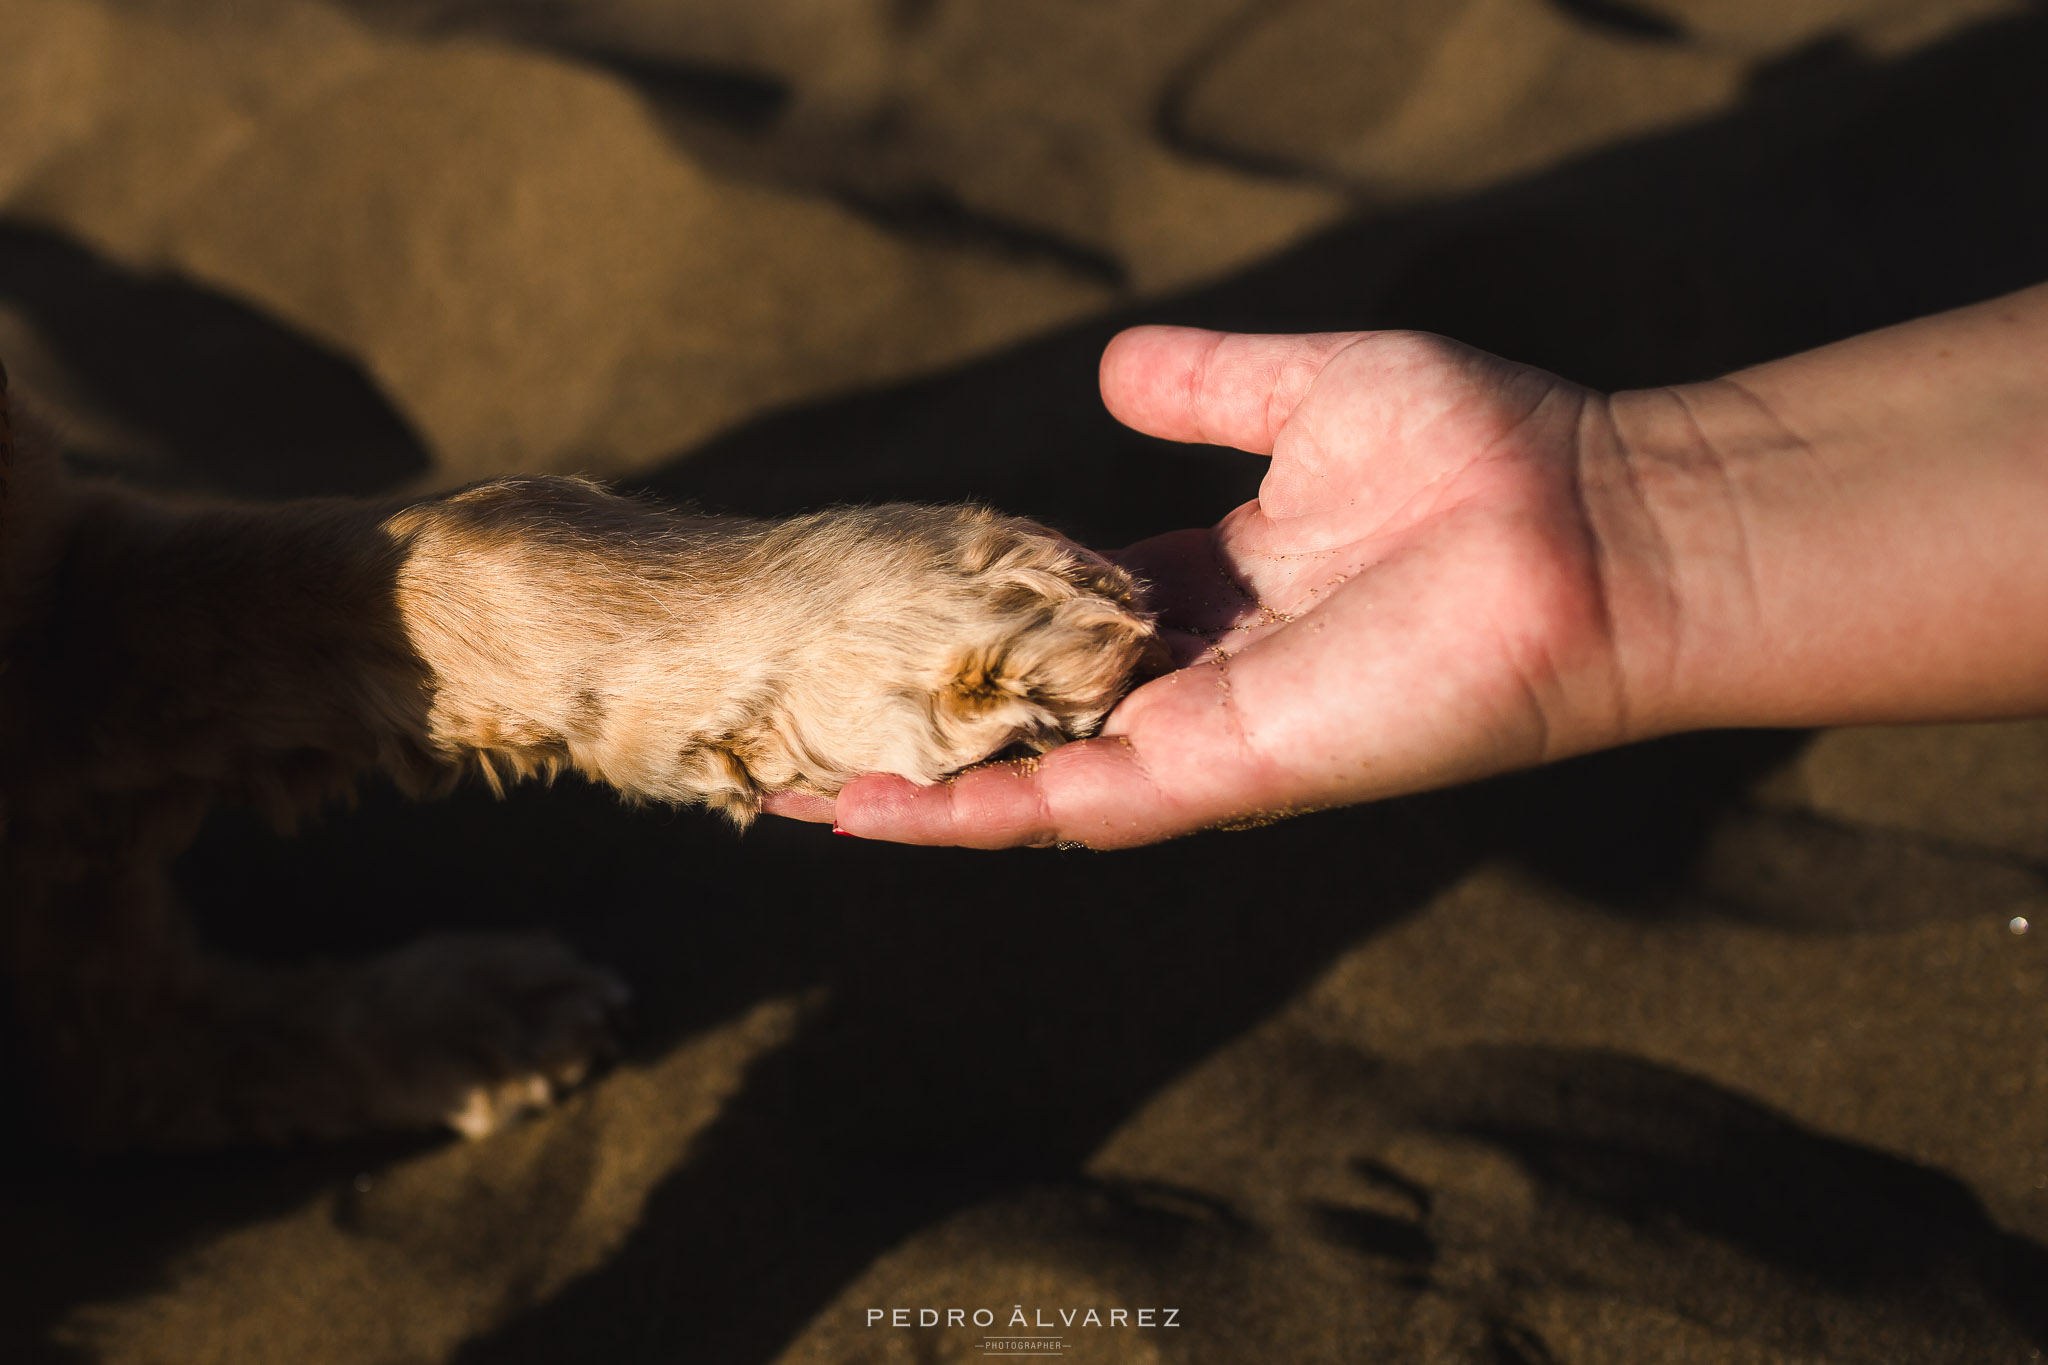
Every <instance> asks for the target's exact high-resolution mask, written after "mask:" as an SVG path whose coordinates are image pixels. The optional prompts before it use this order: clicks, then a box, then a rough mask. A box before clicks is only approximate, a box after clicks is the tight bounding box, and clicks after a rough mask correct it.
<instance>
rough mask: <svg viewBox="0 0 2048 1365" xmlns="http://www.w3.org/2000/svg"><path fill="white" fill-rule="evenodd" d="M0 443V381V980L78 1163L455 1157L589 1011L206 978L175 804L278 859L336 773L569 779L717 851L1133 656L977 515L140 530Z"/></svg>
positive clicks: (591, 1030)
mask: <svg viewBox="0 0 2048 1365" xmlns="http://www.w3.org/2000/svg"><path fill="white" fill-rule="evenodd" d="M6 412H7V409H6V405H5V387H4V379H0V934H4V938H0V967H4V969H5V971H6V974H7V978H8V979H9V981H10V982H11V989H12V995H13V997H14V1006H15V1012H16V1014H17V1015H18V1017H19V1021H20V1024H21V1028H22V1034H23V1037H24V1038H25V1039H26V1040H27V1044H28V1047H27V1051H28V1055H29V1059H30V1063H31V1066H32V1069H33V1071H34V1073H35V1075H36V1076H37V1078H38V1082H39V1087H40V1105H41V1108H42V1109H43V1111H44V1112H45V1113H47V1114H49V1115H50V1116H52V1118H53V1119H54V1120H55V1121H56V1123H57V1124H58V1125H59V1126H60V1127H61V1128H62V1129H63V1130H65V1131H66V1132H68V1133H70V1134H72V1135H74V1136H77V1137H80V1138H83V1139H85V1140H88V1141H94V1142H100V1143H119V1144H128V1143H152V1144H167V1143H168V1144H199V1143H220V1142H231V1141H239V1140H246V1139H251V1138H255V1139H272V1140H274V1139H282V1138H288V1137H293V1136H298V1135H313V1136H322V1137H332V1136H339V1135H342V1134H346V1133H351V1132H356V1131H361V1130H366V1129H374V1128H387V1127H417V1126H422V1125H432V1124H435V1123H443V1122H445V1123H450V1124H453V1125H454V1126H456V1127H458V1128H460V1129H462V1130H463V1131H466V1132H470V1133H482V1132H487V1131H489V1130H490V1129H491V1128H493V1127H495V1126H496V1125H497V1124H498V1123H500V1122H501V1121H503V1120H504V1119H505V1118H506V1117H507V1116H508V1115H510V1114H513V1113H516V1112H518V1111H520V1110H522V1109H526V1108H530V1107H533V1106H536V1105H538V1104H544V1103H546V1102H547V1101H548V1100H549V1099H550V1098H551V1097H552V1096H553V1095H554V1094H556V1093H557V1092H558V1091H559V1090H560V1089H561V1088H562V1087H564V1086H567V1085H572V1084H574V1083H575V1082H577V1081H578V1080H580V1079H581V1078H582V1076H583V1075H584V1074H585V1073H586V1071H587V1070H588V1068H589V1067H590V1065H591V1064H592V1063H593V1062H595V1061H596V1060H598V1059H599V1058H600V1057H601V1056H602V1055H603V1053H604V1051H605V1049H606V1048H607V1047H608V1045H609V1038H610V1032H611V1024H612V1016H613V1015H614V1014H615V1012H616V1011H617V1010H618V1008H619V1007H620V1006H621V1005H622V1004H623V1001H624V990H623V988H622V987H621V985H620V984H619V983H618V981H617V980H616V979H615V978H613V977H612V976H611V975H610V974H608V973H605V972H603V971H600V970H598V969H596V968H593V967H590V966H587V965H585V964H583V963H581V962H580V961H578V960H577V959H576V958H574V957H573V956H572V955H571V954H570V953H569V952H568V951H567V950H566V949H564V948H563V947H561V946H560V945H559V944H557V943H555V942H553V941H552V940H549V939H546V938H538V937H532V936H488V935H467V936H447V937H442V938H436V939H428V940H424V941H422V942H420V943H417V944H414V945H412V946H411V947H408V948H406V949H404V950H402V951H400V952H398V953H395V954H392V955H389V956H387V957H385V958H380V959H377V960H374V961H370V962H364V963H358V964H353V965H343V966H322V967H315V968H306V969H301V970H297V971H282V970H271V969H262V968H256V967H253V966H249V965H246V964H241V963H236V962H231V961H227V960H223V959H221V958H218V957H215V956H212V955H209V954H207V953H205V952H204V951H202V950H201V949H200V948H199V947H198V946H197V945H196V944H195V943H194V942H193V941H192V934H191V931H190V929H189V926H188V924H187V922H186V920H185V918H184V917H183V915H182V914H181V913H180V912H179V910H178V908H177V906H176V905H175V903H174V898H173V895H172V892H171V889H170V886H169V883H168V879H167V872H166V869H167V865H168V863H169V861H170V859H171V858H172V857H173V856H174V855H175V854H176V853H177V852H178V851H179V850H181V849H182V848H183V847H184V846H185V845H186V844H187V843H188V842H189V841H190V839H191V838H192V837H193V835H194V834H195V833H196V831H197V829H198V827H199V824H200V821H201V819H202V817H203V815H204V813H205V811H206V810H207V808H208V806H209V805H211V804H212V803H213V802H216V801H229V802H239V803H244V804H247V805H250V806H253V807H255V808H257V809H258V810H260V811H262V812H263V813H264V814H266V815H267V816H269V817H270V818H271V819H272V820H274V821H276V822H277V823H278V824H279V825H281V826H285V827H288V826H289V825H290V824H291V823H292V822H293V821H294V820H295V819H297V818H299V817H300V816H302V815H304V814H305V813H307V812H308V811H311V810H313V809H315V808H317V807H319V806H320V805H322V804H323V803H325V802H327V801H329V800H331V799H333V798H334V797H336V796H337V795H339V794H342V793H344V792H346V791H347V790H348V789H349V788H350V787H351V786H352V784H354V783H355V782H356V781H357V780H358V779H359V778H360V777H361V776H362V775H364V774H365V773H368V772H370V771H372V770H378V771H382V772H384V773H386V774H388V775H390V776H391V777H392V778H393V779H395V780H396V781H397V783H398V784H399V785H400V787H401V788H403V789H404V790H406V791H407V792H408V793H411V794H414V795H419V796H426V795H431V794H434V793H436V792H440V791H444V790H446V789H447V788H448V787H449V786H450V785H451V784H452V783H453V782H454V781H456V780H459V779H460V778H462V777H463V776H464V775H473V776H474V777H477V778H480V779H481V780H482V781H484V782H486V783H488V784H490V785H491V786H492V787H493V788H502V786H503V784H505V783H507V782H510V781H514V780H517V779H520V778H525V777H534V776H539V777H547V776H552V775H553V774H556V773H559V772H561V771H563V770H566V769H573V770H575V771H577V772H579V773H582V774H584V775H585V776H587V777H590V778H592V779H595V780H597V781H601V782H605V783H608V784H610V785H611V786H613V787H615V788H617V789H618V790H619V791H620V792H622V793H624V794H625V795H626V796H628V797H629V798H633V799H644V800H652V801H663V802H675V803H702V804H704V805H708V806H711V807H713V808H715V809H717V810H719V811H721V812H723V813H724V814H725V815H726V816H727V817H729V818H730V819H732V820H733V821H734V822H735V823H737V824H739V825H741V826H744V825H746V824H747V823H748V822H749V821H750V820H751V819H752V818H753V817H754V816H755V815H756V814H757V813H758V812H759V810H760V809H761V802H762V799H763V798H764V797H765V796H767V795H769V794H771V793H776V792H785V791H798V792H810V793H816V794H819V795H826V796H829V795H832V794H834V793H836V792H837V791H838V790H839V788H840V787H841V786H842V785H843V784H844V783H845V782H846V781H847V780H848V779H850V778H851V777H853V776H855V775H857V774H859V773H863V772H891V773H898V774H901V775H902V776H905V777H908V778H910V779H912V780H913V781H917V782H932V781H935V780H937V779H939V778H941V777H942V776H943V775H945V774H947V773H950V772H953V771H956V770H958V769H960V768H962V767H965V766H968V765H970V764H972V763H975V762H978V761H980V760H982V759H984V758H987V757H989V756H990V755H992V754H995V753H997V752H999V751H1001V750H1004V749H1006V748H1008V747H1009V746H1012V745H1014V744H1020V743H1021V744H1023V745H1027V746H1029V747H1031V748H1034V749H1041V750H1042V749H1045V748H1049V747H1051V746H1052V745H1055V744H1058V743H1061V742H1063V741H1064V740H1067V739H1070V738H1074V737H1077V736H1081V735H1085V734H1088V733H1090V732H1091V731H1093V730H1094V729H1095V728H1096V727H1097V726H1098V725H1099V724H1100V723H1101V720H1102V718H1103V716H1104V715H1105V714H1107V712H1108V710H1109V708H1110V707H1111V706H1112V705H1113V704H1114V703H1115V702H1116V700H1117V699H1118V698H1119V697H1120V696H1121V695H1122V693H1123V691H1124V690H1125V689H1126V688H1127V687H1128V686H1129V684H1130V682H1131V680H1132V677H1133V675H1134V674H1135V673H1137V672H1139V671H1142V670H1145V669H1148V668H1154V667H1157V666H1158V665H1159V664H1160V663H1161V662H1162V661H1163V650H1162V647H1161V645H1160V643H1159V640H1158V637H1157V635H1156V633H1155V631H1154V629H1153V627H1152V624H1151V621H1150V619H1149V618H1148V617H1147V615H1146V614H1145V612H1144V610H1143V606H1142V602H1141V600H1140V590H1139V586H1138V585H1137V584H1136V583H1135V582H1134V581H1133V580H1132V579H1131V578H1130V577H1129V576H1128V575H1127V574H1125V573H1124V572H1123V571H1122V570H1120V569H1118V568H1116V567H1114V566H1113V565H1110V564H1109V563H1107V562H1105V561H1104V560H1102V559H1100V558H1098V557H1097V556H1095V555H1093V554H1091V553H1089V552H1087V551H1085V550H1082V549H1080V548H1079V547H1077V546H1075V545H1073V544H1072V543H1070V542H1068V541H1065V540H1063V539H1062V538H1060V537H1059V536H1057V535H1055V534H1054V533H1052V532H1050V531H1047V530H1046V529H1044V528H1043V527H1040V526H1036V525H1034V524H1032V523H1030V522H1026V521H1020V520H1017V519H1015V518H1011V517H1004V516H1000V515H997V514H995V513H993V512H990V511H987V510H985V509H981V508H976V507H916V506H905V505H889V506H879V507H865V508H844V509H837V510H833V511H826V512H819V513H815V514H812V515H809V516H804V517H799V518H796V519H794V520H791V521H781V522H770V521H755V520H748V519H743V518H731V517H710V516H701V515H694V514H689V513H683V512H676V511H671V510H667V509H664V508H661V507H657V506H654V505H650V504H648V503H645V502H641V501H635V500H631V499H626V498H621V497H618V496H615V495H613V494H610V493H608V492H606V491H605V490H603V489H602V488H600V487H598V486H596V485H594V484H590V483H586V482H583V481H580V480H575V479H565V478H510V479H502V480H498V481H496V482H492V483H486V484H482V485H479V486H476V487H471V488H468V489H464V490H461V491H458V492H455V493H452V494H448V495H445V496H441V497H435V498H429V499H426V500H424V501H418V502H413V503H410V504H406V505H398V504H385V505H380V504H375V503H368V502H361V501H348V500H334V501H316V502H301V503H289V504H277V505H244V504H234V503H227V502H206V501H190V502H177V501H171V500H166V499H161V498H155V497H149V496H145V495H142V494H140V493H138V492H135V491H132V490H129V489H126V488H122V487H119V486H116V485H112V484H109V483H104V482H89V481H84V480H78V479H75V478H73V477H71V476H70V475H69V474H67V472H66V470H65V468H64V464H63V461H62V460H61V458H60V456H59V454H58V452H57V448H56V444H55V442H54V441H53V440H52V439H51V438H50V437H49V435H48V434H47V433H44V432H40V431H38V430H36V429H34V428H33V427H32V426H31V424H29V423H28V422H27V421H25V420H20V417H21V415H20V414H16V416H17V419H18V425H19V427H20V428H21V429H20V430H18V431H17V432H16V433H15V434H16V436H17V437H18V438H19V439H18V441H10V440H9V438H8V434H7V433H8V428H7V425H6Z"/></svg>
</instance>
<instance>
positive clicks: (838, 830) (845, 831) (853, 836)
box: [832, 825, 860, 839]
mask: <svg viewBox="0 0 2048 1365" xmlns="http://www.w3.org/2000/svg"><path fill="white" fill-rule="evenodd" d="M832 832H833V833H834V834H844V835H845V836H846V837H847V838H849V839H857V838H859V837H860V836H859V835H857V834H855V833H854V832H853V831H852V830H850V829H841V828H839V826H837V825H834V826H832Z"/></svg>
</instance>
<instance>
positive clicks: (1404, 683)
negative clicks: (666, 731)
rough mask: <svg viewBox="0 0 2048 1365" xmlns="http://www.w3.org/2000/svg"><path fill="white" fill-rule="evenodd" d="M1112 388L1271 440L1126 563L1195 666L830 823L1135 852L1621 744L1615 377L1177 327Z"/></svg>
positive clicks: (1127, 555) (1420, 342)
mask: <svg viewBox="0 0 2048 1365" xmlns="http://www.w3.org/2000/svg"><path fill="white" fill-rule="evenodd" d="M1102 392H1103V398H1104V401H1105V402H1106V403H1107V404H1108V406H1109V408H1110V411H1111V412H1112V413H1114V414H1115V415H1116V416H1117V417H1118V418H1119V419H1120V420H1121V421H1123V422H1125V423H1126V424H1128V425H1130V426H1132V427H1135V428H1137V429H1138V430H1140V431H1144V432H1148V433H1151V434H1153V435H1156V436H1162V437H1165V438H1168V439H1171V440H1180V441H1203V442H1210V443H1214V444H1220V445H1231V446H1236V447H1238V448H1240V449H1243V450H1246V451H1251V452H1254V453H1257V454H1270V456H1271V457H1272V463H1271V466H1270V467H1269V469H1268V470H1267V473H1266V476H1265V479H1264V481H1263V482H1262V483H1261V485H1260V489H1259V497H1258V498H1257V500H1255V501H1253V502H1250V503H1247V504H1245V505H1244V506H1242V507H1240V508H1238V509H1237V510H1236V511H1234V512H1232V513H1230V515H1228V516H1226V517H1225V518H1224V519H1223V520H1222V521H1221V522H1220V523H1218V524H1217V526H1216V527H1215V528H1213V529H1211V530H1204V531H1181V532H1175V533H1173V534H1169V535H1164V536H1160V537H1158V538H1156V539H1153V540H1148V541H1144V542H1142V543H1140V544H1137V545H1134V546H1131V547H1130V548H1129V549H1127V550H1125V551H1123V552H1122V553H1121V554H1119V555H1116V556H1114V558H1116V559H1117V560H1118V561H1119V562H1121V563H1122V564H1124V565H1125V566H1126V567H1128V568H1130V569H1131V570H1133V571H1134V572H1135V573H1137V574H1138V575H1139V576H1140V577H1142V578H1144V579H1146V580H1148V581H1149V582H1150V583H1151V584H1152V600H1153V603H1154V605H1155V607H1156V608H1157V610H1158V613H1159V617H1160V623H1161V625H1162V628H1163V629H1164V630H1165V631H1166V632H1167V634H1168V638H1169V641H1170V642H1171V643H1172V644H1173V646H1174V648H1175V652H1176V662H1177V663H1178V664H1180V665H1181V667H1180V668H1179V669H1178V671H1176V672H1173V673H1170V674H1168V675H1166V676H1164V677H1161V678H1158V679H1156V680H1154V681H1152V682H1149V683H1147V684H1146V685H1145V686H1143V687H1140V688H1139V689H1137V690H1136V691H1134V692H1133V693H1131V694H1130V696H1128V697H1127V698H1125V700H1124V701H1123V703H1122V704H1121V705H1120V706H1119V707H1118V708H1117V709H1116V710H1115V711H1114V712H1113V713H1112V714H1111V715H1110V717H1109V719H1108V721H1107V723H1106V724H1105V726H1104V728H1103V732H1102V735H1101V737H1099V738H1096V739H1092V740H1088V741H1085V742H1083V743H1079V744H1070V745H1066V746H1064V747H1062V748H1059V749H1055V750H1054V751H1052V752H1051V753H1049V754H1047V755H1045V756H1044V757H1043V758H1040V759H1036V760H1028V761H1024V762H1021V763H1003V764H994V765H990V766H987V767H983V768H978V769H974V770H971V771H968V772H966V773H963V774H961V775H959V776H958V777H957V778H955V779H954V780H952V781H951V782H949V783H944V784H940V785H937V786H931V787H917V786H914V785H912V784H910V783H908V782H905V781H903V780H901V779H897V778H890V777H865V778H861V779H858V780H856V781H855V782H854V783H852V784H851V785H849V786H848V787H847V788H846V789H845V790H844V791H843V792H842V793H841V794H840V796H839V799H838V802H837V806H836V810H835V812H834V813H835V814H836V819H837V824H838V827H839V828H841V829H843V830H844V831H846V832H848V833H851V834H855V835H859V836H862V837H865V838H875V839H890V840H898V841H902V842H909V843H921V844H965V845H970V846H975V847H984V848H994V847H1004V846H1009V845H1015V844H1041V845H1042V844H1050V843H1055V842H1069V841H1072V842H1080V843H1085V844H1087V845H1089V846H1092V847H1098V848H1110V847H1121V846H1126V845H1132V844H1142V843H1149V842H1152V841H1155V840H1159V839H1164V838H1169V837H1172V836H1174V835H1177V834H1183V833H1187V832H1189V831H1192V830H1197V829H1202V828H1206V827H1211V826H1216V825H1230V824H1241V823H1260V822H1264V821H1265V820H1268V819H1271V818H1277V817H1279V816H1283V815H1288V814H1293V813H1297V812H1300V811H1304V810H1309V809H1314V808H1318V807H1324V806H1333V805H1339V804H1344V803H1349V802H1355V801H1362V800H1367V799H1372V798H1377V797H1384V796H1392V795H1395V794H1398V793H1402V792H1408V791H1414V790H1418V789H1422V788H1426V787H1434V786H1440V785H1444V784H1447V783H1451V782H1456V781H1460V780H1463V779H1468V778H1474V777H1478V776H1482V775H1484V774H1488V773H1493V772H1499V771H1502V770H1505V769H1509V768H1515V767H1521V766H1525V765H1530V764H1535V763H1540V762H1543V761H1545V760H1548V759H1552V758H1556V757H1559V756H1562V755H1564V754H1567V753H1573V752H1578V751H1581V750H1584V749H1589V748H1594V747H1598V746H1599V745H1602V744H1606V743H1610V742H1613V741H1615V740H1616V739H1618V738H1620V737H1621V735H1620V732H1621V730H1622V729H1623V728H1624V720H1625V717H1624V711H1625V707H1624V696H1623V689H1622V687H1621V684H1620V678H1619V668H1618V651H1617V647H1616V641H1615V626H1614V620H1613V617H1612V615H1611V613H1610V601H1609V594H1608V591H1607V586H1608V585H1607V584H1606V583H1605V582H1604V579H1603V575H1604V573H1605V571H1606V565H1605V564H1604V563H1603V551H1602V548H1601V535H1600V530H1599V526H1598V525H1597V524H1596V523H1597V522H1598V521H1600V520H1601V517H1600V515H1599V513H1598V511H1597V510H1596V508H1595V506H1594V501H1595V500H1596V499H1589V496H1588V480H1587V478H1586V470H1587V469H1588V468H1589V467H1592V466H1593V465H1597V466H1598V467H1599V468H1601V469H1603V470H1608V471H1610V473H1611V470H1612V468H1613V462H1612V461H1611V460H1609V459H1606V458H1605V457H1606V456H1608V455H1610V454H1612V453H1614V451H1615V449H1616V448H1615V446H1614V445H1613V441H1612V435H1613V429H1612V425H1611V423H1610V422H1609V420H1608V412H1607V406H1606V399H1605V398H1604V397H1603V396H1602V395H1599V394H1597V393H1594V392H1592V391H1590V390H1587V389H1583V388H1580V387H1578V386H1576V385H1573V384H1569V383H1566V382H1565V381H1563V380H1560V379H1558V378H1556V377H1554V376H1551V375H1548V374H1545V373H1542V372H1541V371H1537V370H1533V369H1529V368H1526V367H1524V366H1520V365H1515V364H1512V363H1509V362H1507V361H1504V360H1500V359H1498V358H1496V357H1494V356H1490V355H1487V354H1484V353H1483V352H1479V351H1475V350H1472V349H1470V348H1468V347H1464V346H1461V345H1458V344H1456V343H1454V342H1450V341H1446V340H1444V339H1442V338H1440V337H1434V336H1428V335H1423V334H1416V333H1391V332H1382V333H1372V332H1366V333H1343V334H1329V335H1318V336H1238V335H1229V334H1222V333H1215V332H1205V331H1198V330H1194V329H1189V328H1172V327H1144V328H1138V329H1135V330H1132V331H1128V332H1125V333H1123V334H1122V335H1121V336H1119V337H1117V338H1116V339H1115V340H1114V341H1112V342H1111V343H1110V346H1109V348H1108V350H1107V351H1106V352H1105V354H1104V356H1103V361H1102ZM1594 482H1595V483H1596V484H1598V485H1599V486H1600V487H1601V488H1611V487H1612V485H1614V484H1615V483H1616V482H1617V481H1616V480H1614V479H1613V478H1611V477H1608V478H1603V479H1598V480H1594ZM1596 491H1597V490H1596ZM1603 496H1604V495H1603ZM823 806H824V803H823V802H822V801H820V802H817V803H816V804H815V805H814V806H812V807H811V808H810V809H808V810H807V809H803V808H802V807H801V806H800V805H791V804H785V805H783V806H781V807H780V812H781V813H786V814H792V815H797V816H799V817H809V818H819V817H820V816H821V815H822V814H823V811H822V807H823ZM770 809H771V810H777V809H778V807H777V806H776V805H771V806H770Z"/></svg>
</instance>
